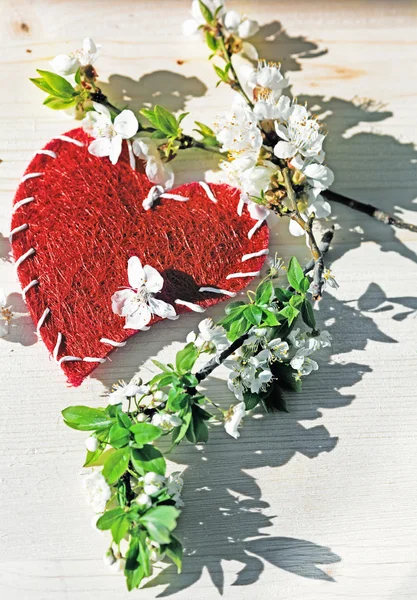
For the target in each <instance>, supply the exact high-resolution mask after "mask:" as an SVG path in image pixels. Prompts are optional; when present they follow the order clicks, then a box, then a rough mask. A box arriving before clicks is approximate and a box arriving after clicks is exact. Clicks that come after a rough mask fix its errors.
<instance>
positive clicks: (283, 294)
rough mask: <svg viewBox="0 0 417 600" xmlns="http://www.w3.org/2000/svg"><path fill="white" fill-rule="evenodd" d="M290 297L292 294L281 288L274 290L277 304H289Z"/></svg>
mask: <svg viewBox="0 0 417 600" xmlns="http://www.w3.org/2000/svg"><path fill="white" fill-rule="evenodd" d="M292 296H293V293H292V292H291V291H290V290H284V289H283V288H275V297H276V298H277V300H278V301H279V302H282V303H284V302H289V300H290V298H292Z"/></svg>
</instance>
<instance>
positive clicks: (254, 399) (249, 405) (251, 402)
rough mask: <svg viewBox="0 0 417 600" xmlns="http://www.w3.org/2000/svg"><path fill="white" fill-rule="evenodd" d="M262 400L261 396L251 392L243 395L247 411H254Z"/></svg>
mask: <svg viewBox="0 0 417 600" xmlns="http://www.w3.org/2000/svg"><path fill="white" fill-rule="evenodd" d="M261 400H262V398H261V396H260V395H259V394H254V393H253V392H251V391H249V390H248V391H245V392H244V393H243V401H244V402H245V409H246V410H252V409H253V408H255V406H257V405H258V404H259V402H260V401H261Z"/></svg>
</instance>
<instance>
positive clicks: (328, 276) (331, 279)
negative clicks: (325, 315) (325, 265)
mask: <svg viewBox="0 0 417 600" xmlns="http://www.w3.org/2000/svg"><path fill="white" fill-rule="evenodd" d="M323 279H324V286H323V289H326V287H331V288H333V289H335V290H337V288H338V287H339V284H338V283H337V281H336V277H335V276H334V275H333V273H332V272H331V271H330V269H325V270H324V273H323Z"/></svg>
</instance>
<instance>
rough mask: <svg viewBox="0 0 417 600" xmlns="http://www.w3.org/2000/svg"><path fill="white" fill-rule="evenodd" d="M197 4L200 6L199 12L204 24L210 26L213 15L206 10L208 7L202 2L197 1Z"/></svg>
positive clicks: (200, 0)
mask: <svg viewBox="0 0 417 600" xmlns="http://www.w3.org/2000/svg"><path fill="white" fill-rule="evenodd" d="M198 3H199V5H200V10H201V14H202V15H203V18H204V19H205V21H206V23H208V24H209V25H211V23H212V22H213V13H212V12H211V10H210V9H209V8H208V6H206V5H205V4H204V2H202V0H198Z"/></svg>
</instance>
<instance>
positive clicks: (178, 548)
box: [164, 534, 183, 573]
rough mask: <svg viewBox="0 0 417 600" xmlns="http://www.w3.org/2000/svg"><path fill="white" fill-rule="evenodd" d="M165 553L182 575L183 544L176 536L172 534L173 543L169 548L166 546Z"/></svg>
mask: <svg viewBox="0 0 417 600" xmlns="http://www.w3.org/2000/svg"><path fill="white" fill-rule="evenodd" d="M164 552H165V554H166V555H167V556H168V557H169V558H170V559H171V560H172V562H173V563H174V565H175V566H176V567H177V571H178V573H181V570H182V557H183V548H182V544H181V542H180V541H179V540H178V539H177V538H176V537H175V536H174V535H172V534H171V542H170V543H169V544H168V546H164Z"/></svg>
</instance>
